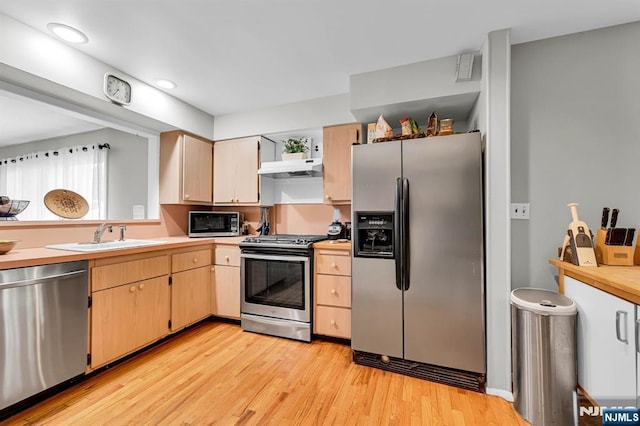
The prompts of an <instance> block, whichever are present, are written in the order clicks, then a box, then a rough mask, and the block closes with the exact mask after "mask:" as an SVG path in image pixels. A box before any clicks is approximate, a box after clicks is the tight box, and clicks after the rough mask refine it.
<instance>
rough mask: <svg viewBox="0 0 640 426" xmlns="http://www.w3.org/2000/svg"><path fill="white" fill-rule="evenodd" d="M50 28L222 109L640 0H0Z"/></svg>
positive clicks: (609, 16) (328, 89)
mask: <svg viewBox="0 0 640 426" xmlns="http://www.w3.org/2000/svg"><path fill="white" fill-rule="evenodd" d="M0 13H4V14H6V15H8V16H10V17H13V18H14V19H17V20H18V21H21V22H23V23H25V24H27V25H29V26H31V27H32V28H34V29H36V30H38V31H42V32H44V33H48V32H47V29H46V25H47V23H49V22H61V23H65V24H68V25H71V26H74V27H76V28H78V29H80V30H81V31H83V32H84V33H85V34H86V35H87V36H88V37H89V43H87V44H83V45H76V46H75V47H77V49H78V50H81V51H83V52H85V53H87V54H89V55H91V56H93V57H95V58H97V59H99V60H101V61H103V62H106V63H108V64H110V65H112V66H114V67H115V68H117V69H120V70H121V71H123V72H125V73H127V74H129V75H132V76H134V77H136V78H137V79H140V80H142V81H145V82H147V83H149V84H154V81H155V79H157V78H167V79H170V80H173V81H175V82H176V83H177V84H178V87H177V88H176V89H173V90H171V91H169V93H171V94H172V95H173V96H175V97H177V98H179V99H182V100H183V101H185V102H187V103H189V104H191V105H193V106H195V107H198V108H200V109H202V110H203V111H205V112H207V113H209V114H212V115H219V114H228V113H234V112H241V111H249V110H255V109H259V108H264V107H269V106H275V105H281V104H286V103H291V102H297V101H302V100H307V99H313V98H319V97H324V96H330V95H335V94H342V93H347V92H348V91H349V76H350V75H352V74H356V73H361V72H366V71H372V70H377V69H383V68H388V67H392V66H397V65H403V64H408V63H414V62H419V61H424V60H428V59H433V58H438V57H443V56H450V55H456V54H458V53H461V52H467V51H477V50H479V49H480V47H481V44H482V42H483V40H484V37H485V36H486V34H487V33H489V32H490V31H494V30H498V29H503V28H511V39H512V43H513V44H518V43H523V42H527V41H532V40H537V39H541V38H547V37H552V36H557V35H562V34H567V33H573V32H579V31H584V30H589V29H594V28H599V27H605V26H611V25H616V24H620V23H625V22H631V21H636V20H640V2H638V1H637V0H563V1H557V0H519V1H513V0H483V1H478V0H394V1H390V0H136V1H131V0H93V1H87V0H56V1H50V0H21V1H15V0H0Z"/></svg>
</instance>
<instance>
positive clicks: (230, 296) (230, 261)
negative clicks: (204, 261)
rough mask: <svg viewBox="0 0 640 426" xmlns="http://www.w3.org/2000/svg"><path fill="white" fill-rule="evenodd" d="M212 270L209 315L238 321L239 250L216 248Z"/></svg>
mask: <svg viewBox="0 0 640 426" xmlns="http://www.w3.org/2000/svg"><path fill="white" fill-rule="evenodd" d="M213 269H214V271H213V284H212V286H211V287H212V297H211V314H212V315H215V316H219V317H225V318H231V319H240V249H239V248H238V247H237V246H231V245H219V246H216V248H215V252H214V267H213Z"/></svg>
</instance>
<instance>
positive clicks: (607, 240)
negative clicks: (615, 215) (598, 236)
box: [604, 228, 611, 246]
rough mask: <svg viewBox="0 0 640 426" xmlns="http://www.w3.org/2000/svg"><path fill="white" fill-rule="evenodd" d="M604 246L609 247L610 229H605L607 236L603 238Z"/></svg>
mask: <svg viewBox="0 0 640 426" xmlns="http://www.w3.org/2000/svg"><path fill="white" fill-rule="evenodd" d="M604 244H605V245H607V246H608V245H611V228H609V229H607V236H606V237H605V238H604Z"/></svg>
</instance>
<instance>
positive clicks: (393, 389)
mask: <svg viewBox="0 0 640 426" xmlns="http://www.w3.org/2000/svg"><path fill="white" fill-rule="evenodd" d="M5 423H6V424H11V425H32V424H33V425H44V424H47V425H49V424H52V425H103V424H104V425H207V424H221V425H231V424H273V425H316V424H317V425H356V424H362V425H384V424H395V425H500V426H502V425H526V424H527V423H526V422H524V421H523V420H522V419H521V418H520V417H519V416H518V415H517V413H516V412H515V411H514V409H513V407H512V405H511V404H509V403H508V402H506V401H504V400H503V399H501V398H498V397H495V396H488V395H483V394H479V393H475V392H471V391H466V390H462V389H457V388H454V387H450V386H446V385H440V384H436V383H431V382H428V381H424V380H420V379H415V378H411V377H406V376H402V375H399V374H394V373H389V372H385V371H382V370H378V369H374V368H369V367H364V366H360V365H356V364H354V363H353V362H351V349H350V348H349V347H348V346H345V345H341V344H337V343H333V342H327V341H322V340H314V341H313V343H311V344H308V343H302V342H296V341H292V340H287V339H280V338H276V337H271V336H263V335H259V334H253V333H247V332H243V331H242V330H241V329H240V327H239V326H237V325H234V324H227V323H220V322H205V323H203V324H202V325H199V326H197V327H195V328H193V329H191V330H189V331H187V332H185V333H183V334H181V335H180V336H177V337H176V338H174V339H172V340H169V341H167V342H165V343H163V344H162V345H159V346H157V347H155V348H153V349H151V350H150V351H147V352H145V353H143V354H140V355H138V356H137V357H135V358H132V359H130V360H128V361H126V362H124V363H122V364H120V365H118V366H116V367H114V368H112V369H109V370H106V371H104V372H103V373H101V374H98V375H96V376H94V377H92V378H90V379H89V380H87V381H85V382H83V383H80V384H78V385H76V386H75V387H73V388H71V389H68V390H66V391H65V392H63V393H61V394H58V395H56V396H54V397H52V398H50V399H48V400H46V401H44V402H42V403H40V404H38V405H37V406H34V407H32V408H30V409H27V410H25V411H23V412H21V413H19V414H17V415H15V416H13V417H11V418H9V419H7V420H6V421H5Z"/></svg>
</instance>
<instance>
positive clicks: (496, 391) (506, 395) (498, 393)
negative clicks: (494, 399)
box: [487, 388, 513, 402]
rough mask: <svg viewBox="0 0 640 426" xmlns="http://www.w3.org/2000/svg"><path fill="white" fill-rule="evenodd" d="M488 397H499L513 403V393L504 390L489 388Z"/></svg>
mask: <svg viewBox="0 0 640 426" xmlns="http://www.w3.org/2000/svg"><path fill="white" fill-rule="evenodd" d="M487 395H495V396H499V397H500V398H502V399H506V400H507V401H509V402H513V393H512V392H509V391H506V390H503V389H496V388H487Z"/></svg>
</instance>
